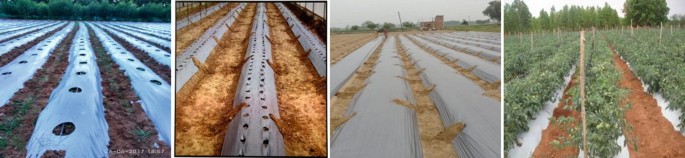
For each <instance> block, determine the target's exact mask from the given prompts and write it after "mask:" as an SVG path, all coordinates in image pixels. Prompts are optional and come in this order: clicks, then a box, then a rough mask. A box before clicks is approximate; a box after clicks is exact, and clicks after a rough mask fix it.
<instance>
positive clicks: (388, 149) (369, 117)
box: [330, 38, 423, 158]
mask: <svg viewBox="0 0 685 158" xmlns="http://www.w3.org/2000/svg"><path fill="white" fill-rule="evenodd" d="M394 43H395V39H394V38H388V39H386V41H385V44H384V45H383V48H382V49H381V52H380V53H381V54H380V58H379V59H378V63H377V65H376V66H375V68H374V71H375V73H374V74H373V75H371V76H370V77H369V79H368V80H367V81H366V82H367V86H366V87H365V88H364V89H363V90H362V91H361V92H358V93H357V95H356V96H355V97H354V99H353V101H352V102H351V103H350V105H349V107H348V111H347V112H346V113H347V114H346V115H350V114H353V113H356V114H355V115H354V117H352V118H351V119H350V120H348V121H347V122H346V123H345V124H342V125H341V126H340V127H338V128H337V129H335V132H334V134H333V135H332V138H331V149H330V150H331V151H330V152H331V156H332V157H406V158H410V157H422V156H423V153H422V151H421V141H420V137H419V131H418V125H417V121H416V114H415V112H414V111H413V110H411V109H408V108H406V107H403V106H401V105H397V104H395V103H393V102H392V100H393V99H402V100H408V101H410V102H413V98H412V93H411V89H410V88H409V86H408V85H407V83H405V81H404V80H403V79H401V78H398V77H397V76H405V73H406V72H404V69H402V67H400V66H398V65H397V64H402V61H401V60H400V59H399V58H397V54H396V52H395V46H394ZM359 53H362V52H359Z"/></svg>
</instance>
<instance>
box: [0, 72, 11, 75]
mask: <svg viewBox="0 0 685 158" xmlns="http://www.w3.org/2000/svg"><path fill="white" fill-rule="evenodd" d="M9 74H12V72H3V73H2V75H9Z"/></svg>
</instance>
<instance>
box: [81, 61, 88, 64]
mask: <svg viewBox="0 0 685 158" xmlns="http://www.w3.org/2000/svg"><path fill="white" fill-rule="evenodd" d="M79 64H88V62H85V61H82V62H79Z"/></svg>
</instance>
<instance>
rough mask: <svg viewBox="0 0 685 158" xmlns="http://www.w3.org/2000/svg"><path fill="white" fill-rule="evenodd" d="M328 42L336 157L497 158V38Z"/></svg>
mask: <svg viewBox="0 0 685 158" xmlns="http://www.w3.org/2000/svg"><path fill="white" fill-rule="evenodd" d="M331 39H333V41H337V42H339V43H334V44H332V48H331V49H332V50H331V51H332V52H333V53H332V56H336V57H333V59H334V60H336V59H338V60H337V62H336V63H334V64H332V65H331V66H332V67H331V81H330V85H331V88H332V90H331V102H332V104H331V127H330V130H331V155H332V156H334V157H387V156H390V157H456V156H459V157H498V156H499V155H500V152H499V151H500V142H501V141H500V138H499V137H497V136H499V135H500V129H501V126H500V122H499V121H500V120H501V115H500V112H501V107H500V106H499V104H500V102H499V100H500V96H499V94H500V79H499V78H500V72H501V71H500V61H499V59H500V56H501V55H500V53H499V51H500V36H499V34H498V33H484V32H432V33H417V32H402V33H390V34H389V37H387V38H385V37H384V35H383V34H382V33H381V34H380V35H379V36H376V35H374V34H333V36H332V37H331ZM336 49H339V50H336ZM388 131H392V132H388ZM368 142H373V143H368ZM350 151H354V152H350Z"/></svg>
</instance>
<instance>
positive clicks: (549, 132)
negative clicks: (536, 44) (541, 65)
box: [533, 73, 580, 158]
mask: <svg viewBox="0 0 685 158" xmlns="http://www.w3.org/2000/svg"><path fill="white" fill-rule="evenodd" d="M577 81H578V76H577V75H575V73H574V75H573V78H572V79H571V82H569V83H568V85H567V86H566V89H564V93H563V96H562V100H561V101H560V102H559V104H558V106H557V108H556V109H554V113H553V116H552V117H554V119H558V118H559V117H562V116H564V117H573V118H575V119H576V120H578V118H579V117H580V113H579V112H578V111H575V110H572V109H570V110H567V109H564V107H566V106H571V105H572V102H571V100H572V99H571V96H570V94H569V90H570V89H571V88H572V87H575V86H576V85H577V83H576V82H577ZM537 119H547V118H537ZM575 125H576V122H572V123H570V124H566V125H562V126H563V127H561V126H558V125H557V124H555V123H554V121H553V120H552V121H550V122H549V125H548V126H547V129H545V130H543V131H542V139H541V140H540V144H538V146H537V148H536V149H535V152H534V153H533V157H548V158H570V157H578V152H579V150H578V147H574V146H567V147H561V148H560V147H557V146H554V145H552V144H550V143H551V142H552V141H554V140H558V139H559V138H564V139H570V138H571V135H570V134H569V133H567V132H566V129H568V128H572V127H574V126H575ZM560 141H561V140H560Z"/></svg>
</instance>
